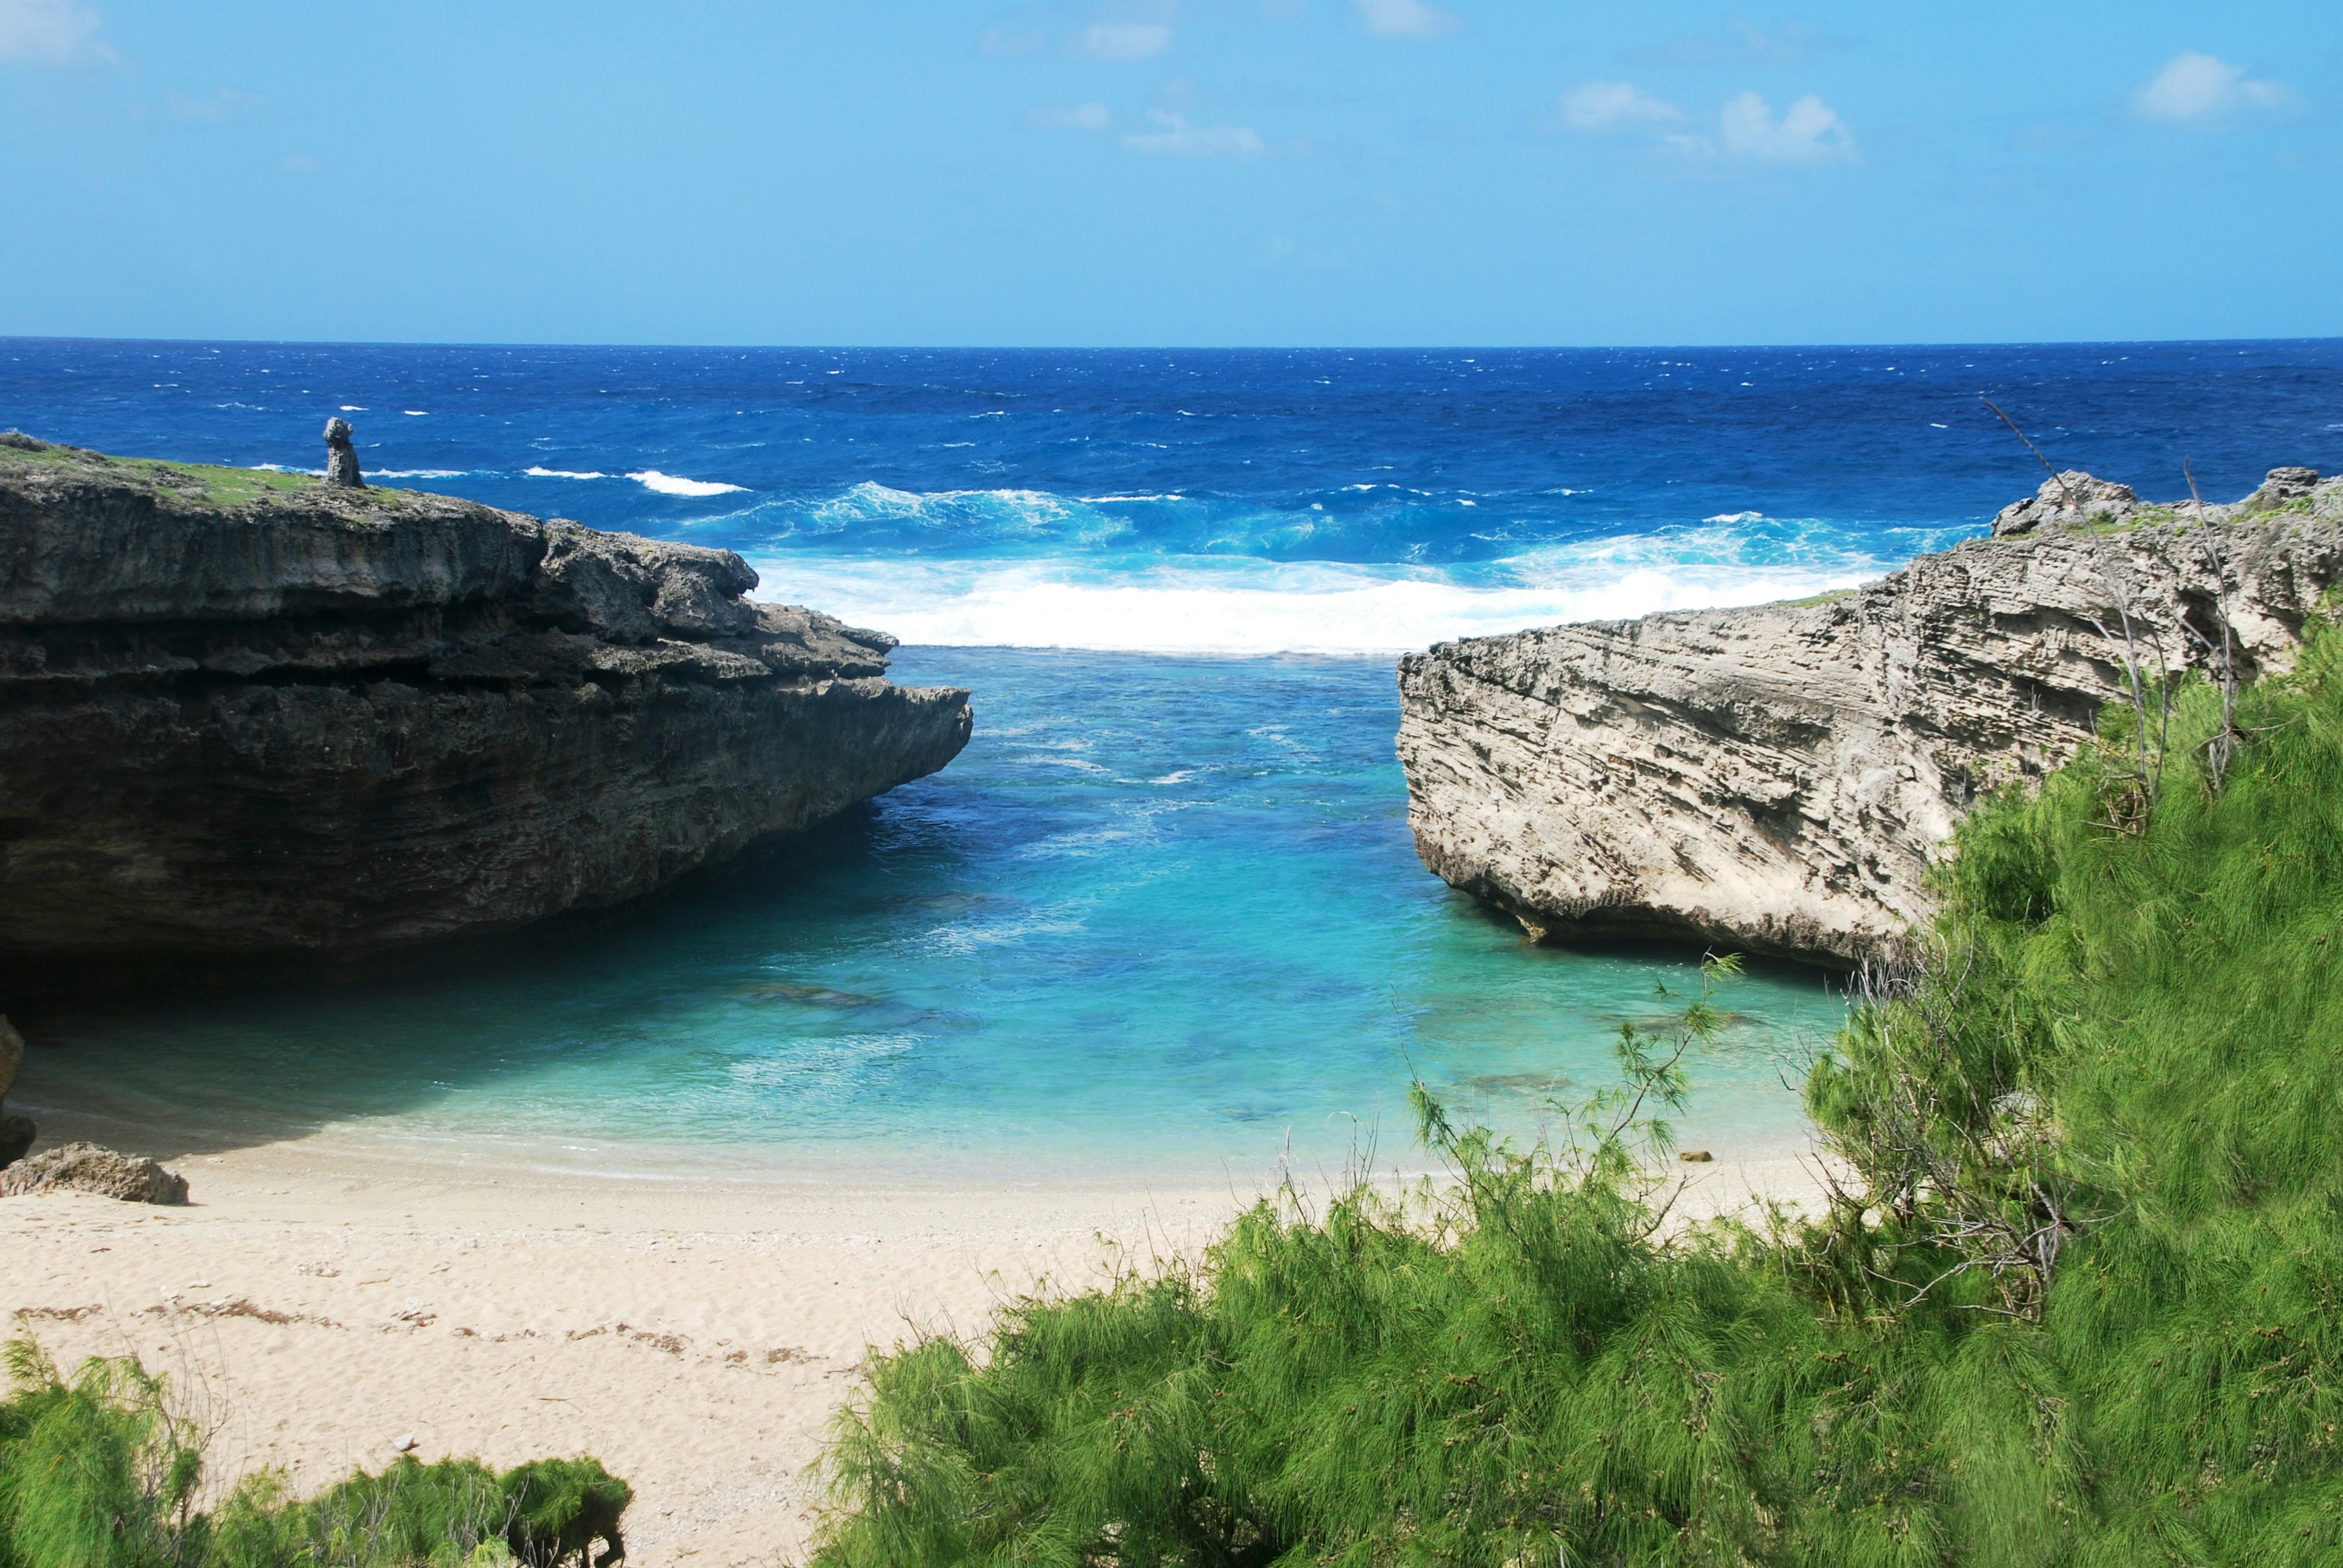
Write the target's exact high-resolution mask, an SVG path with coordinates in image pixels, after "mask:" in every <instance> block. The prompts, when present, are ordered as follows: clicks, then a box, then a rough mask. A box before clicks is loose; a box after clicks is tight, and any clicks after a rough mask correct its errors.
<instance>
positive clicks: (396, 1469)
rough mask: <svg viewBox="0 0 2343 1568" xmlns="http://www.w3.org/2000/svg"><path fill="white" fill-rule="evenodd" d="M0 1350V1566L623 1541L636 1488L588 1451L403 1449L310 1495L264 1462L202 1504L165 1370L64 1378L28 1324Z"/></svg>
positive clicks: (451, 1554) (417, 1560) (330, 1565)
mask: <svg viewBox="0 0 2343 1568" xmlns="http://www.w3.org/2000/svg"><path fill="white" fill-rule="evenodd" d="M7 1366H8V1372H9V1374H10V1377H11V1380H12V1382H14V1384H15V1395H14V1397H13V1398H11V1399H10V1400H9V1401H7V1402H5V1403H0V1568H422V1565H428V1568H500V1565H509V1564H512V1563H516V1562H519V1563H528V1564H529V1565H530V1568H558V1565H560V1564H564V1563H577V1564H578V1568H598V1565H599V1568H608V1565H609V1564H613V1563H617V1562H618V1560H619V1558H620V1557H621V1556H622V1555H623V1554H624V1551H625V1548H624V1547H623V1546H622V1545H621V1543H620V1541H619V1535H618V1523H619V1519H620V1516H621V1515H623V1514H624V1513H625V1512H626V1509H627V1505H628V1503H630V1502H631V1501H632V1500H633V1493H632V1491H631V1489H630V1488H628V1485H627V1483H625V1482H623V1481H619V1480H618V1479H616V1478H615V1477H613V1476H611V1475H610V1474H609V1473H608V1472H606V1471H605V1470H604V1469H603V1468H602V1466H601V1464H600V1462H598V1461H596V1460H593V1459H546V1460H538V1461H535V1462H532V1463H528V1464H524V1465H521V1466H518V1468H516V1469H514V1470H511V1471H508V1472H507V1473H504V1474H503V1475H501V1476H499V1475H498V1474H497V1473H496V1472H494V1471H492V1470H490V1469H488V1467H487V1466H486V1465H483V1464H481V1463H480V1462H478V1460H471V1459H448V1460H441V1461H439V1462H437V1463H433V1464H423V1463H420V1462H417V1461H416V1460H415V1459H414V1458H412V1457H402V1458H400V1459H398V1460H397V1461H396V1462H393V1463H392V1464H391V1465H390V1466H389V1467H388V1468H387V1469H386V1470H384V1471H383V1472H382V1473H380V1474H378V1475H368V1474H366V1473H363V1472H361V1473H357V1474H355V1475H353V1476H351V1477H350V1478H349V1479H348V1480H347V1481H345V1482H342V1483H340V1484H338V1485H337V1486H334V1487H331V1488H328V1489H327V1491H325V1492H323V1493H319V1494H318V1495H317V1496H316V1497H314V1498H311V1499H309V1500H307V1502H300V1501H296V1500H294V1499H292V1498H290V1497H288V1496H287V1494H286V1491H285V1485H284V1480H283V1477H282V1476H280V1475H279V1474H277V1473H276V1472H273V1471H264V1472H262V1473H258V1474H256V1475H253V1476H249V1477H247V1478H246V1479H245V1481H244V1482H243V1483H241V1484H240V1485H239V1486H238V1487H237V1488H236V1491H235V1492H234V1493H231V1494H230V1496H229V1497H228V1499H227V1501H226V1503H223V1504H222V1505H221V1506H220V1507H219V1508H218V1509H217V1510H216V1512H215V1513H209V1514H206V1513H198V1512H197V1511H196V1506H195V1504H196V1495H197V1493H198V1490H199V1487H200V1484H201V1482H202V1477H203V1438H204V1435H205V1434H204V1433H203V1432H200V1431H199V1430H198V1429H197V1428H196V1426H195V1425H194V1423H192V1422H189V1421H187V1420H186V1418H185V1417H183V1416H180V1415H177V1414H176V1413H174V1412H173V1410H172V1408H171V1402H170V1400H169V1397H168V1395H169V1390H168V1388H167V1386H166V1383H165V1382H164V1381H163V1380H162V1379H161V1378H159V1377H156V1376H155V1375H154V1374H152V1373H149V1372H146V1371H145V1370H144V1369H143V1368H141V1367H140V1366H139V1364H138V1362H136V1360H133V1359H128V1358H125V1359H121V1360H114V1361H107V1360H98V1359H93V1360H91V1361H89V1362H85V1363H84V1365H83V1367H82V1368H81V1370H80V1371H79V1372H76V1373H75V1376H74V1377H73V1379H72V1380H71V1381H70V1382H68V1381H66V1380H65V1378H63V1377H62V1376H60V1375H59V1373H58V1372H57V1370H56V1368H55V1366H54V1365H53V1364H52V1363H51V1362H49V1361H48V1359H47V1358H46V1357H45V1356H44V1355H43V1354H42V1353H41V1352H40V1350H39V1348H38V1347H37V1346H36V1345H35V1344H34V1343H33V1342H31V1341H29V1340H17V1341H15V1342H12V1343H11V1344H10V1345H9V1346H8V1347H7ZM596 1542H600V1543H604V1545H605V1546H606V1548H607V1550H605V1551H604V1552H603V1553H601V1554H600V1555H599V1556H596V1555H595V1554H594V1553H593V1550H592V1548H593V1545H594V1543H596Z"/></svg>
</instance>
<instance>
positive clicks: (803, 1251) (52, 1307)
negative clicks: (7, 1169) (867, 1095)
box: [0, 1120, 1814, 1568]
mask: <svg viewBox="0 0 2343 1568" xmlns="http://www.w3.org/2000/svg"><path fill="white" fill-rule="evenodd" d="M45 1132H48V1133H50V1136H49V1137H46V1138H45V1140H44V1142H45V1143H47V1142H52V1141H61V1139H62V1138H64V1137H70V1136H77V1135H95V1136H101V1137H104V1136H105V1133H106V1132H111V1133H112V1134H114V1136H112V1137H111V1138H108V1139H106V1141H112V1142H114V1143H115V1144H116V1146H118V1147H126V1148H135V1147H136V1140H135V1139H134V1138H129V1137H126V1136H124V1135H123V1130H122V1129H120V1128H118V1127H116V1128H111V1129H106V1130H103V1131H101V1130H99V1129H96V1128H88V1129H79V1128H75V1127H73V1126H71V1125H70V1124H69V1120H67V1121H57V1122H55V1124H53V1125H51V1126H45ZM175 1165H176V1169H178V1170H179V1171H181V1172H182V1173H183V1174H185V1175H186V1176H187V1177H188V1178H189V1180H190V1181H191V1182H192V1184H193V1193H192V1196H193V1200H194V1202H193V1204H192V1206H190V1207H188V1208H185V1209H160V1208H150V1207H146V1206H143V1205H137V1204H127V1203H118V1202H115V1201H111V1200H108V1199H103V1198H95V1197H89V1196H85V1195H81V1194H64V1195H57V1196H50V1197H35V1198H20V1199H10V1200H7V1201H0V1312H18V1313H22V1314H24V1320H23V1321H24V1326H25V1327H26V1328H29V1329H30V1330H31V1331H32V1332H34V1333H35V1335H36V1336H37V1337H38V1338H39V1340H40V1341H41V1342H42V1343H43V1344H44V1345H45V1346H46V1347H47V1348H48V1349H49V1350H50V1351H51V1352H52V1353H53V1354H55V1356H56V1357H57V1358H58V1359H59V1361H60V1362H66V1363H68V1364H70V1362H75V1361H77V1360H78V1359H79V1358H81V1357H83V1356H85V1355H90V1354H121V1353H124V1352H136V1353H137V1354H138V1355H139V1356H140V1357H141V1358H142V1359H143V1360H144V1361H145V1362H146V1364H147V1365H148V1366H149V1367H150V1368H159V1369H166V1370H169V1371H170V1372H172V1373H173V1375H174V1378H175V1381H176V1383H177V1385H178V1386H179V1387H180V1388H181V1389H182V1390H183V1391H186V1392H187V1394H188V1395H189V1396H190V1397H191V1398H192V1399H193V1400H194V1401H195V1402H196V1404H197V1405H198V1406H199V1407H200V1408H201V1409H202V1410H203V1411H204V1412H206V1414H207V1419H209V1420H211V1421H212V1422H216V1424H217V1427H218V1436H217V1438H216V1440H215V1442H214V1446H213V1449H212V1462H213V1465H214V1468H215V1471H216V1473H217V1474H218V1475H220V1476H224V1477H233V1476H234V1475H236V1474H238V1473H243V1472H245V1471H247V1470H250V1469H253V1468H256V1467H258V1466H262V1465H277V1466H281V1467H283V1468H284V1469H286V1470H287V1472H288V1473H290V1474H291V1476H292V1477H293V1478H294V1484H295V1485H296V1486H297V1488H298V1489H300V1490H303V1491H309V1490H314V1489H316V1488H317V1487H319V1486H323V1485H325V1484H327V1483H330V1482H332V1481H335V1480H338V1479H339V1478H340V1477H341V1476H343V1475H344V1474H347V1473H348V1472H349V1471H350V1470H351V1469H352V1468H353V1467H355V1466H360V1465H363V1466H365V1467H367V1468H368V1469H375V1468H378V1467H380V1466H381V1465H382V1464H383V1463H385V1462H387V1461H388V1460H389V1459H390V1458H391V1457H392V1455H393V1448H392V1444H393V1442H396V1441H397V1440H398V1439H400V1438H402V1437H407V1436H412V1437H414V1438H415V1439H416V1440H417V1450H416V1452H417V1455H418V1456H419V1457H421V1458H425V1459H435V1458H439V1457H442V1456H446V1455H451V1454H453V1455H463V1454H477V1455H478V1456H479V1457H480V1458H482V1459H484V1460H486V1461H488V1462H489V1463H491V1464H495V1465H498V1466H504V1465H510V1464H514V1463H517V1462H520V1461H522V1460H524V1459H529V1458H534V1457H538V1456H539V1455H544V1454H570V1453H592V1454H595V1455H598V1457H600V1458H601V1459H602V1461H603V1462H605V1463H607V1464H608V1466H609V1467H610V1469H611V1470H612V1471H613V1472H614V1473H618V1474H619V1475H623V1476H625V1477H627V1478H628V1480H629V1481H630V1482H632V1483H633V1484H634V1487H635V1497H636V1502H635V1505H634V1507H633V1509H632V1510H631V1511H630V1512H629V1513H628V1529H627V1540H628V1549H629V1551H628V1562H629V1563H633V1564H637V1565H638V1568H661V1565H662V1564H669V1563H682V1562H685V1561H689V1562H690V1563H694V1564H695V1565H701V1564H718V1563H770V1562H775V1561H782V1562H793V1561H797V1560H798V1559H799V1558H800V1557H801V1556H802V1555H803V1551H804V1546H805V1543H806V1541H807V1539H808V1536H809V1532H810V1530H811V1528H812V1524H813V1521H814V1518H815V1511H816V1503H817V1502H818V1500H819V1491H818V1483H817V1480H816V1478H815V1477H814V1476H812V1475H811V1474H810V1473H809V1466H810V1465H811V1463H812V1461H813V1460H814V1457H815V1455H816V1452H817V1451H818V1450H819V1448H820V1443H821V1441H822V1437H823V1433H824V1431H825V1429H826V1427H827V1425H828V1423H829V1422H830V1420H831V1418H832V1416H833V1414H834V1412H836V1411H837V1410H838V1408H839V1407H840V1405H841V1404H842V1403H843V1402H846V1401H847V1400H848V1399H850V1398H851V1397H852V1396H853V1395H854V1394H855V1392H857V1390H858V1388H859V1387H860V1377H859V1369H860V1365H861V1362H862V1360H863V1357H864V1355H865V1353H866V1350H867V1348H868V1347H870V1346H872V1345H877V1346H881V1347H884V1346H889V1345H893V1344H896V1343H898V1342H902V1341H903V1340H905V1339H906V1338H908V1337H910V1335H912V1334H914V1333H917V1332H957V1333H960V1334H962V1335H972V1334H976V1333H979V1332H981V1331H982V1330H983V1328H984V1326H985V1325H986V1323H987V1322H989V1320H990V1316H991V1314H992V1312H994V1310H995V1309H996V1308H997V1307H998V1306H999V1305H1000V1304H1001V1303H1002V1302H1007V1301H1010V1300H1011V1299H1013V1298H1015V1297H1016V1296H1018V1295H1020V1294H1021V1293H1024V1292H1033V1291H1037V1290H1040V1291H1071V1290H1079V1289H1081V1288H1083V1287H1085V1286H1088V1285H1091V1284H1093V1283H1096V1282H1099V1281H1101V1279H1103V1278H1104V1277H1105V1275H1106V1271H1107V1270H1108V1269H1110V1268H1111V1266H1113V1265H1115V1264H1116V1263H1117V1262H1118V1261H1128V1262H1131V1263H1136V1264H1139V1265H1141V1266H1149V1265H1150V1264H1151V1261H1153V1260H1157V1259H1161V1258H1163V1257H1166V1256H1169V1255H1172V1254H1174V1253H1179V1254H1186V1255H1193V1254H1194V1253H1196V1252H1198V1251H1201V1250H1202V1247H1203V1245H1204V1244H1205V1242H1206V1241H1209V1240H1210V1239H1211V1237H1212V1234H1213V1233H1214V1232H1215V1231H1217V1230H1218V1229H1219V1228H1220V1227H1221V1226H1222V1225H1223V1224H1225V1223H1226V1221H1228V1219H1229V1218H1230V1217H1231V1216H1232V1215H1233V1214H1234V1213H1235V1212H1237V1211H1238V1210H1239V1209H1240V1207H1241V1206H1242V1201H1241V1199H1242V1197H1249V1196H1250V1194H1242V1195H1240V1194H1237V1193H1233V1192H1232V1191H1230V1190H1229V1188H1228V1187H1227V1185H1226V1184H1225V1183H1223V1184H1222V1186H1221V1187H1220V1188H1219V1190H1217V1191H1210V1190H1206V1191H1149V1190H1148V1189H1146V1188H1145V1187H1143V1186H1140V1185H1124V1186H1114V1185H1094V1186H1091V1187H1089V1188H1087V1189H1084V1190H1071V1189H1069V1188H1067V1187H1065V1186H1062V1185H1060V1184H1056V1183H1052V1182H1050V1181H1033V1182H1023V1183H1021V1182H1010V1181H1001V1179H999V1178H988V1181H990V1182H991V1185H990V1187H988V1188H986V1189H983V1190H967V1191H947V1190H943V1189H940V1188H937V1187H934V1186H931V1185H923V1186H893V1187H890V1186H888V1185H886V1184H885V1183H884V1182H883V1181H873V1182H872V1183H871V1184H870V1185H868V1186H865V1187H860V1188H856V1187H845V1186H840V1185H836V1184H830V1183H820V1184H818V1183H810V1182H789V1181H743V1182H739V1183H737V1184H712V1183H706V1182H695V1183H693V1184H691V1185H690V1186H689V1187H688V1188H679V1187H678V1186H676V1185H671V1184H659V1183H646V1182H643V1181H623V1180H615V1179H614V1180H598V1179H595V1178H592V1177H578V1176H561V1175H549V1174H547V1173H544V1172H542V1171H534V1170H530V1169H528V1168H526V1167H522V1166H508V1167H505V1168H502V1169H499V1170H489V1171H478V1170H470V1169H468V1170H466V1171H461V1172H458V1173H454V1174H450V1173H447V1172H445V1171H439V1170H436V1169H431V1168H418V1167H417V1165H416V1164H414V1163H411V1162H394V1161H387V1160H385V1159H384V1158H383V1157H382V1155H381V1154H380V1153H379V1151H366V1150H365V1149H364V1148H363V1147H362V1146H358V1145H356V1144H354V1143H353V1142H351V1141H348V1140H337V1139H334V1138H332V1137H330V1136H325V1137H317V1138H307V1139H302V1140H298V1141H291V1142H285V1143H277V1144H270V1145H264V1146H261V1147H256V1148H249V1149H240V1150H239V1149H230V1150H227V1151H224V1152H222V1153H219V1154H216V1155H205V1154H197V1155H193V1156H187V1157H184V1158H182V1159H180V1160H178V1161H175ZM1686 1172H1687V1174H1688V1175H1689V1176H1690V1177H1691V1178H1692V1180H1693V1181H1694V1190H1693V1191H1691V1192H1690V1193H1688V1194H1687V1197H1686V1199H1685V1201H1684V1204H1683V1206H1682V1208H1683V1211H1684V1212H1687V1213H1704V1212H1712V1211H1717V1210H1720V1209H1725V1208H1730V1207H1734V1206H1735V1205H1737V1204H1739V1203H1741V1202H1744V1201H1747V1200H1748V1199H1749V1198H1750V1196H1751V1195H1752V1194H1753V1193H1770V1194H1773V1195H1775V1196H1778V1197H1784V1198H1788V1199H1793V1200H1795V1199H1799V1198H1802V1197H1805V1196H1806V1195H1808V1194H1810V1193H1811V1192H1812V1191H1813V1190H1814V1181H1813V1178H1812V1176H1811V1174H1810V1173H1809V1172H1808V1171H1806V1170H1805V1166H1804V1165H1803V1163H1802V1162H1801V1161H1799V1160H1798V1159H1797V1158H1795V1157H1794V1156H1786V1155H1774V1156H1771V1157H1767V1158H1762V1159H1752V1160H1748V1161H1733V1160H1729V1159H1720V1160H1719V1161H1717V1162H1716V1163H1715V1164H1713V1165H1704V1166H1694V1167H1687V1168H1686Z"/></svg>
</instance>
